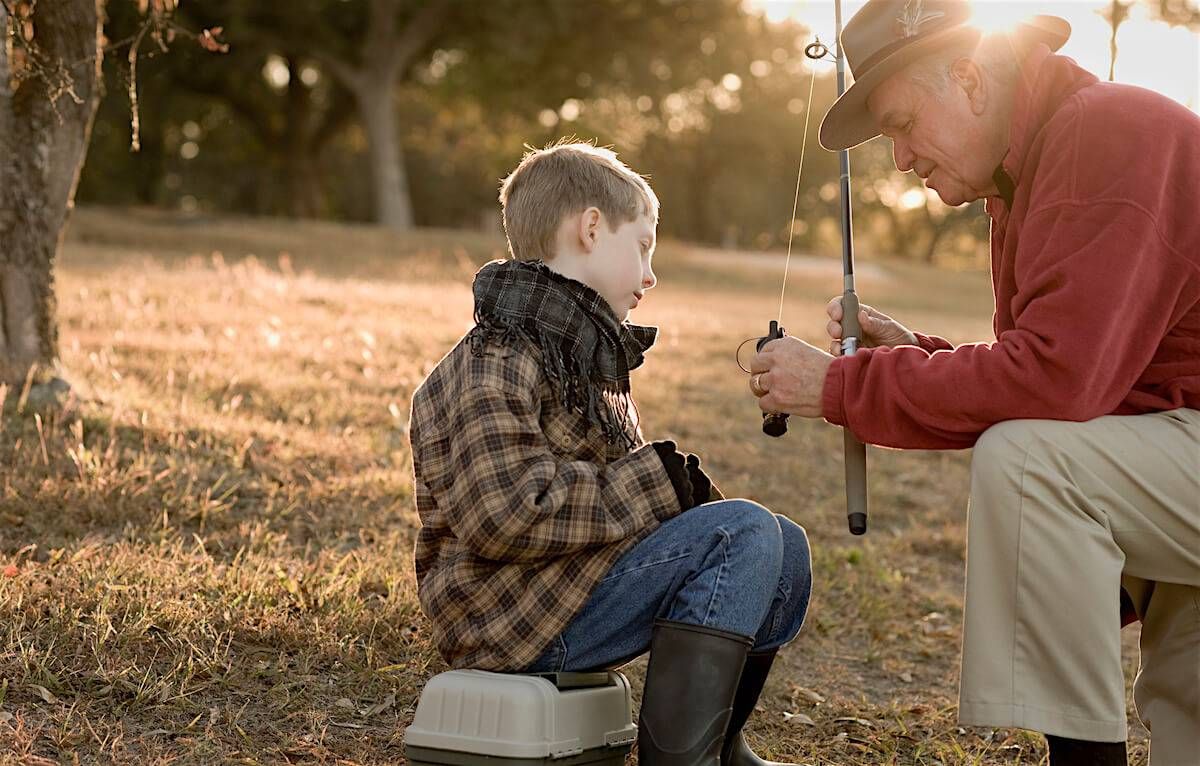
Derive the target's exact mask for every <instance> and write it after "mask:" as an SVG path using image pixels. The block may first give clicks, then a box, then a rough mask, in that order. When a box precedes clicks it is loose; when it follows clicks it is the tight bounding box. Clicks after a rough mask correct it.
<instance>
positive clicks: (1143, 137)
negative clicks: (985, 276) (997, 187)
mask: <svg viewBox="0 0 1200 766" xmlns="http://www.w3.org/2000/svg"><path fill="white" fill-rule="evenodd" d="M1002 167H1003V169H1004V170H1005V172H1007V174H1008V175H1009V177H1010V178H1011V179H1012V180H1013V182H1014V184H1015V191H1014V194H1013V198H1012V205H1011V207H1010V206H1009V205H1008V204H1007V203H1006V202H1005V201H1004V200H1003V199H1002V198H999V197H994V198H989V199H988V200H987V210H988V214H989V215H990V216H991V219H992V237H991V260H992V289H993V293H994V296H995V302H996V303H995V315H994V318H993V329H994V330H995V334H996V340H995V341H994V342H990V343H973V344H967V345H962V346H959V347H957V348H955V347H953V346H952V345H951V344H950V343H949V342H947V341H945V340H943V339H941V338H936V337H933V336H919V342H920V343H919V346H901V347H897V348H891V349H886V348H879V349H864V350H860V351H859V352H858V353H857V354H855V355H854V356H851V357H842V358H839V359H837V360H835V361H834V363H833V365H832V366H831V367H830V368H829V374H828V376H827V377H826V379H825V387H824V391H823V414H824V416H825V418H826V419H827V420H829V421H830V422H831V423H834V424H837V425H844V426H848V427H849V428H850V429H851V431H853V432H854V433H855V435H857V436H858V437H859V439H861V440H862V441H864V442H868V443H871V444H881V445H885V446H892V447H903V448H917V449H951V448H963V447H970V446H972V445H973V444H974V443H975V440H976V439H977V438H978V437H979V435H980V434H981V433H982V432H983V431H984V430H985V429H987V428H988V427H989V426H991V425H993V424H995V423H998V422H1000V421H1002V420H1012V419H1017V418H1048V419H1055V420H1075V421H1082V420H1090V419H1092V418H1095V417H1099V416H1101V415H1109V414H1137V413H1144V412H1152V411H1159V410H1169V409H1175V408H1177V407H1192V408H1200V116H1197V115H1196V114H1194V113H1192V112H1191V111H1189V110H1187V109H1185V108H1184V107H1182V106H1180V105H1178V104H1176V103H1175V102H1173V101H1171V100H1169V99H1167V98H1166V97H1164V96H1161V95H1159V94H1156V93H1153V92H1151V91H1148V90H1143V89H1140V88H1134V87H1130V86H1126V85H1116V84H1112V83H1102V82H1098V81H1097V79H1096V78H1095V77H1094V76H1093V75H1091V74H1089V73H1088V72H1086V71H1084V70H1083V69H1081V68H1079V67H1078V66H1077V65H1076V64H1075V62H1073V61H1072V60H1071V59H1069V58H1065V57H1063V56H1056V55H1053V54H1051V53H1050V51H1049V49H1047V48H1046V47H1044V46H1042V47H1041V48H1040V49H1038V50H1036V51H1034V53H1033V54H1031V55H1030V57H1029V58H1028V59H1027V60H1026V62H1025V64H1024V65H1023V67H1022V74H1021V82H1020V85H1019V87H1018V93H1017V96H1016V102H1015V108H1014V111H1013V119H1012V126H1011V133H1010V145H1009V151H1008V154H1007V156H1006V157H1005V160H1004V162H1003V165H1002Z"/></svg>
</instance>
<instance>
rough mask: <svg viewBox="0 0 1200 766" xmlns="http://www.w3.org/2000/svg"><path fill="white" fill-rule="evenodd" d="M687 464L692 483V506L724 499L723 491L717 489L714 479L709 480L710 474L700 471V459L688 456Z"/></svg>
mask: <svg viewBox="0 0 1200 766" xmlns="http://www.w3.org/2000/svg"><path fill="white" fill-rule="evenodd" d="M686 462H687V470H688V478H689V479H691V481H692V506H693V507H695V506H697V505H704V504H705V503H709V502H712V501H713V500H720V499H722V497H723V495H722V494H721V490H719V489H717V487H716V485H715V484H713V483H712V479H710V478H708V474H706V473H704V471H703V470H701V469H700V457H699V456H698V455H688V456H687V459H686ZM714 494H715V497H714Z"/></svg>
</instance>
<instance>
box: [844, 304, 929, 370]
mask: <svg viewBox="0 0 1200 766" xmlns="http://www.w3.org/2000/svg"><path fill="white" fill-rule="evenodd" d="M858 309H859V310H858V323H859V325H860V326H861V327H862V334H863V337H862V338H860V340H861V341H862V344H861V348H874V347H876V346H888V347H889V348H890V347H893V346H915V345H917V336H916V335H913V333H912V331H911V330H909V329H908V328H907V327H905V326H904V325H902V324H900V323H899V322H897V321H896V320H895V319H892V318H891V317H890V316H888V315H887V314H884V313H883V312H882V311H877V310H875V309H873V308H871V307H870V306H868V305H867V304H865V303H860V304H859V307H858ZM825 313H826V314H828V315H829V324H828V325H826V326H825V331H826V332H827V333H829V337H830V338H833V343H831V344H830V346H829V348H830V349H831V350H832V351H833V354H834V356H840V355H841V353H842V296H840V295H839V296H838V297H836V298H834V299H833V300H831V301H830V302H829V305H827V306H826V307H825Z"/></svg>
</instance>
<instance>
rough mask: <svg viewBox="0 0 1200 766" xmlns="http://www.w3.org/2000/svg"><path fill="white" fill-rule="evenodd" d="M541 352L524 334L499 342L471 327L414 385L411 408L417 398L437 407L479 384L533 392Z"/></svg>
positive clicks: (524, 393)
mask: <svg viewBox="0 0 1200 766" xmlns="http://www.w3.org/2000/svg"><path fill="white" fill-rule="evenodd" d="M540 354H541V352H540V351H538V349H537V347H536V346H534V345H533V344H532V343H529V342H527V341H525V340H524V339H523V338H519V337H518V338H515V339H513V340H511V341H509V342H504V343H501V342H497V341H495V340H485V339H483V338H482V337H481V336H479V335H478V334H477V332H476V330H475V329H472V330H471V331H469V332H467V334H466V335H464V336H463V337H462V338H460V339H459V340H458V343H456V344H455V345H454V348H452V349H450V351H449V352H448V353H447V354H446V356H444V357H442V360H441V361H440V362H438V363H437V365H436V366H434V368H433V370H431V371H430V373H429V375H428V376H427V377H426V378H425V380H424V381H423V382H422V383H421V385H420V386H418V387H417V390H416V391H415V392H414V393H413V405H414V409H415V408H416V406H417V405H418V402H420V401H426V402H429V403H432V404H434V405H435V406H437V407H439V408H440V407H441V406H443V405H444V403H447V402H449V401H451V400H452V399H458V398H460V397H461V396H462V395H463V394H464V393H465V392H467V391H468V390H469V389H472V388H478V387H486V388H495V389H499V390H502V391H507V392H511V393H514V394H518V395H522V396H534V395H536V392H537V390H538V387H539V385H540V383H541V381H542V376H543V373H542V368H541V358H540Z"/></svg>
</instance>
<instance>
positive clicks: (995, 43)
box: [905, 33, 1028, 95]
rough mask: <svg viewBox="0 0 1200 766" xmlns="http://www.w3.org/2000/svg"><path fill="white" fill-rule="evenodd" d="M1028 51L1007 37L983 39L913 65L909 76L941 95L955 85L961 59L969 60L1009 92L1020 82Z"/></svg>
mask: <svg viewBox="0 0 1200 766" xmlns="http://www.w3.org/2000/svg"><path fill="white" fill-rule="evenodd" d="M1027 50H1028V48H1027V47H1026V46H1025V45H1023V44H1022V42H1021V41H1019V40H1016V39H1014V37H1013V36H1012V35H1007V34H998V33H994V34H988V35H983V36H982V37H980V38H978V39H977V40H968V41H966V42H962V43H959V44H957V45H952V46H950V47H949V48H946V49H945V50H942V51H938V52H937V53H934V54H931V55H929V56H926V57H925V58H922V59H920V60H919V61H916V62H914V63H912V64H910V65H909V67H908V69H906V70H905V76H906V77H907V78H908V79H909V80H910V81H912V82H913V83H916V84H917V85H920V86H921V87H922V88H924V89H925V90H926V91H928V92H930V93H932V94H934V95H941V94H943V93H945V92H946V89H947V88H948V87H949V86H950V84H951V83H952V82H953V81H954V80H953V78H952V76H951V74H950V70H951V68H952V67H953V66H954V63H955V62H956V61H958V60H959V59H964V58H968V59H971V60H972V61H974V62H975V63H976V64H978V65H979V68H980V69H982V70H983V71H984V73H985V75H986V76H987V78H988V79H989V80H990V81H991V82H992V83H993V84H994V85H998V86H999V87H1000V88H1001V90H1003V91H1009V90H1011V89H1012V88H1013V87H1014V86H1015V85H1016V81H1017V74H1018V72H1019V71H1020V67H1021V64H1020V62H1021V60H1022V59H1023V58H1024V55H1025V53H1026V52H1027Z"/></svg>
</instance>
